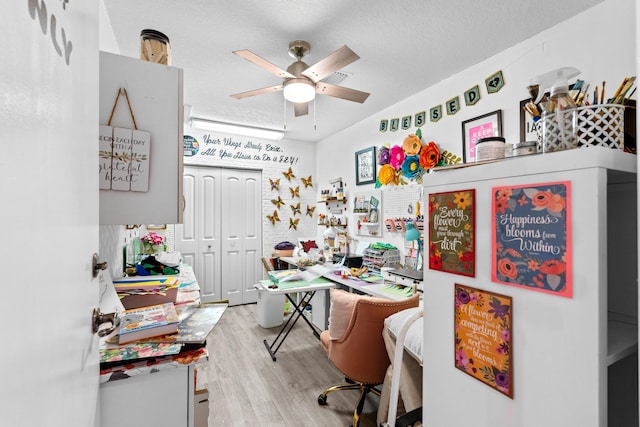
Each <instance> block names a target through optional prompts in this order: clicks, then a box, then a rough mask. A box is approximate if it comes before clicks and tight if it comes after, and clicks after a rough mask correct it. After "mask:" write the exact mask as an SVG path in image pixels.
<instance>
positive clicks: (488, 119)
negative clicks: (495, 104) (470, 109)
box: [462, 110, 502, 163]
mask: <svg viewBox="0 0 640 427" xmlns="http://www.w3.org/2000/svg"><path fill="white" fill-rule="evenodd" d="M489 136H502V110H496V111H492V112H491V113H487V114H484V115H482V116H478V117H474V118H473V119H469V120H465V121H463V122H462V160H463V162H464V163H471V162H474V161H475V160H476V142H477V141H478V140H479V139H480V138H486V137H489Z"/></svg>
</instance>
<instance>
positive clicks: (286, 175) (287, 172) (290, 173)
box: [282, 166, 296, 182]
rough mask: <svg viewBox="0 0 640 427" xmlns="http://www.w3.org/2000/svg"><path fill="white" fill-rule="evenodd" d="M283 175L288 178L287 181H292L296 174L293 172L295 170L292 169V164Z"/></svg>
mask: <svg viewBox="0 0 640 427" xmlns="http://www.w3.org/2000/svg"><path fill="white" fill-rule="evenodd" d="M282 175H284V176H285V177H286V178H287V181H289V182H291V178H295V177H296V176H295V175H294V174H293V170H292V169H291V166H289V170H288V171H286V172H282Z"/></svg>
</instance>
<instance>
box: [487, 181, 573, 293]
mask: <svg viewBox="0 0 640 427" xmlns="http://www.w3.org/2000/svg"><path fill="white" fill-rule="evenodd" d="M492 196H493V200H492V218H493V239H492V254H493V256H492V268H491V276H492V280H493V281H494V282H498V283H504V284H507V285H513V286H519V287H524V288H527V289H531V290H535V291H539V292H546V293H549V294H553V295H559V296H563V297H566V298H571V297H572V271H571V265H572V261H571V253H572V248H571V183H570V182H569V181H558V182H550V183H540V184H526V185H518V186H508V187H495V188H493V189H492Z"/></svg>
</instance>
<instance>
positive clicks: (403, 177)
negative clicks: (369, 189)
mask: <svg viewBox="0 0 640 427" xmlns="http://www.w3.org/2000/svg"><path fill="white" fill-rule="evenodd" d="M440 160H441V159H440V149H439V148H438V145H437V144H436V143H435V142H433V141H431V142H429V143H428V144H425V145H423V144H422V131H421V130H420V129H418V130H417V131H416V133H415V134H410V135H409V136H407V137H406V138H405V139H404V141H403V143H402V146H400V145H394V146H393V147H389V146H384V147H380V148H379V149H378V166H379V169H378V178H377V180H376V188H378V187H381V186H383V185H398V184H401V185H405V184H408V182H407V180H412V181H415V182H416V183H417V184H421V183H422V176H423V175H424V174H425V173H426V172H428V171H429V170H430V169H432V168H434V167H435V166H437V165H438V164H439V162H440Z"/></svg>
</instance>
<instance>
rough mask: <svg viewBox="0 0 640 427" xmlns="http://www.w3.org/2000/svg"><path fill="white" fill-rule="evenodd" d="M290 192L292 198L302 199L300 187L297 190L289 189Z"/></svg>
mask: <svg viewBox="0 0 640 427" xmlns="http://www.w3.org/2000/svg"><path fill="white" fill-rule="evenodd" d="M289 191H291V198H292V199H293V198H294V197H297V198H300V186H299V185H298V186H297V187H296V188H292V187H289Z"/></svg>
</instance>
